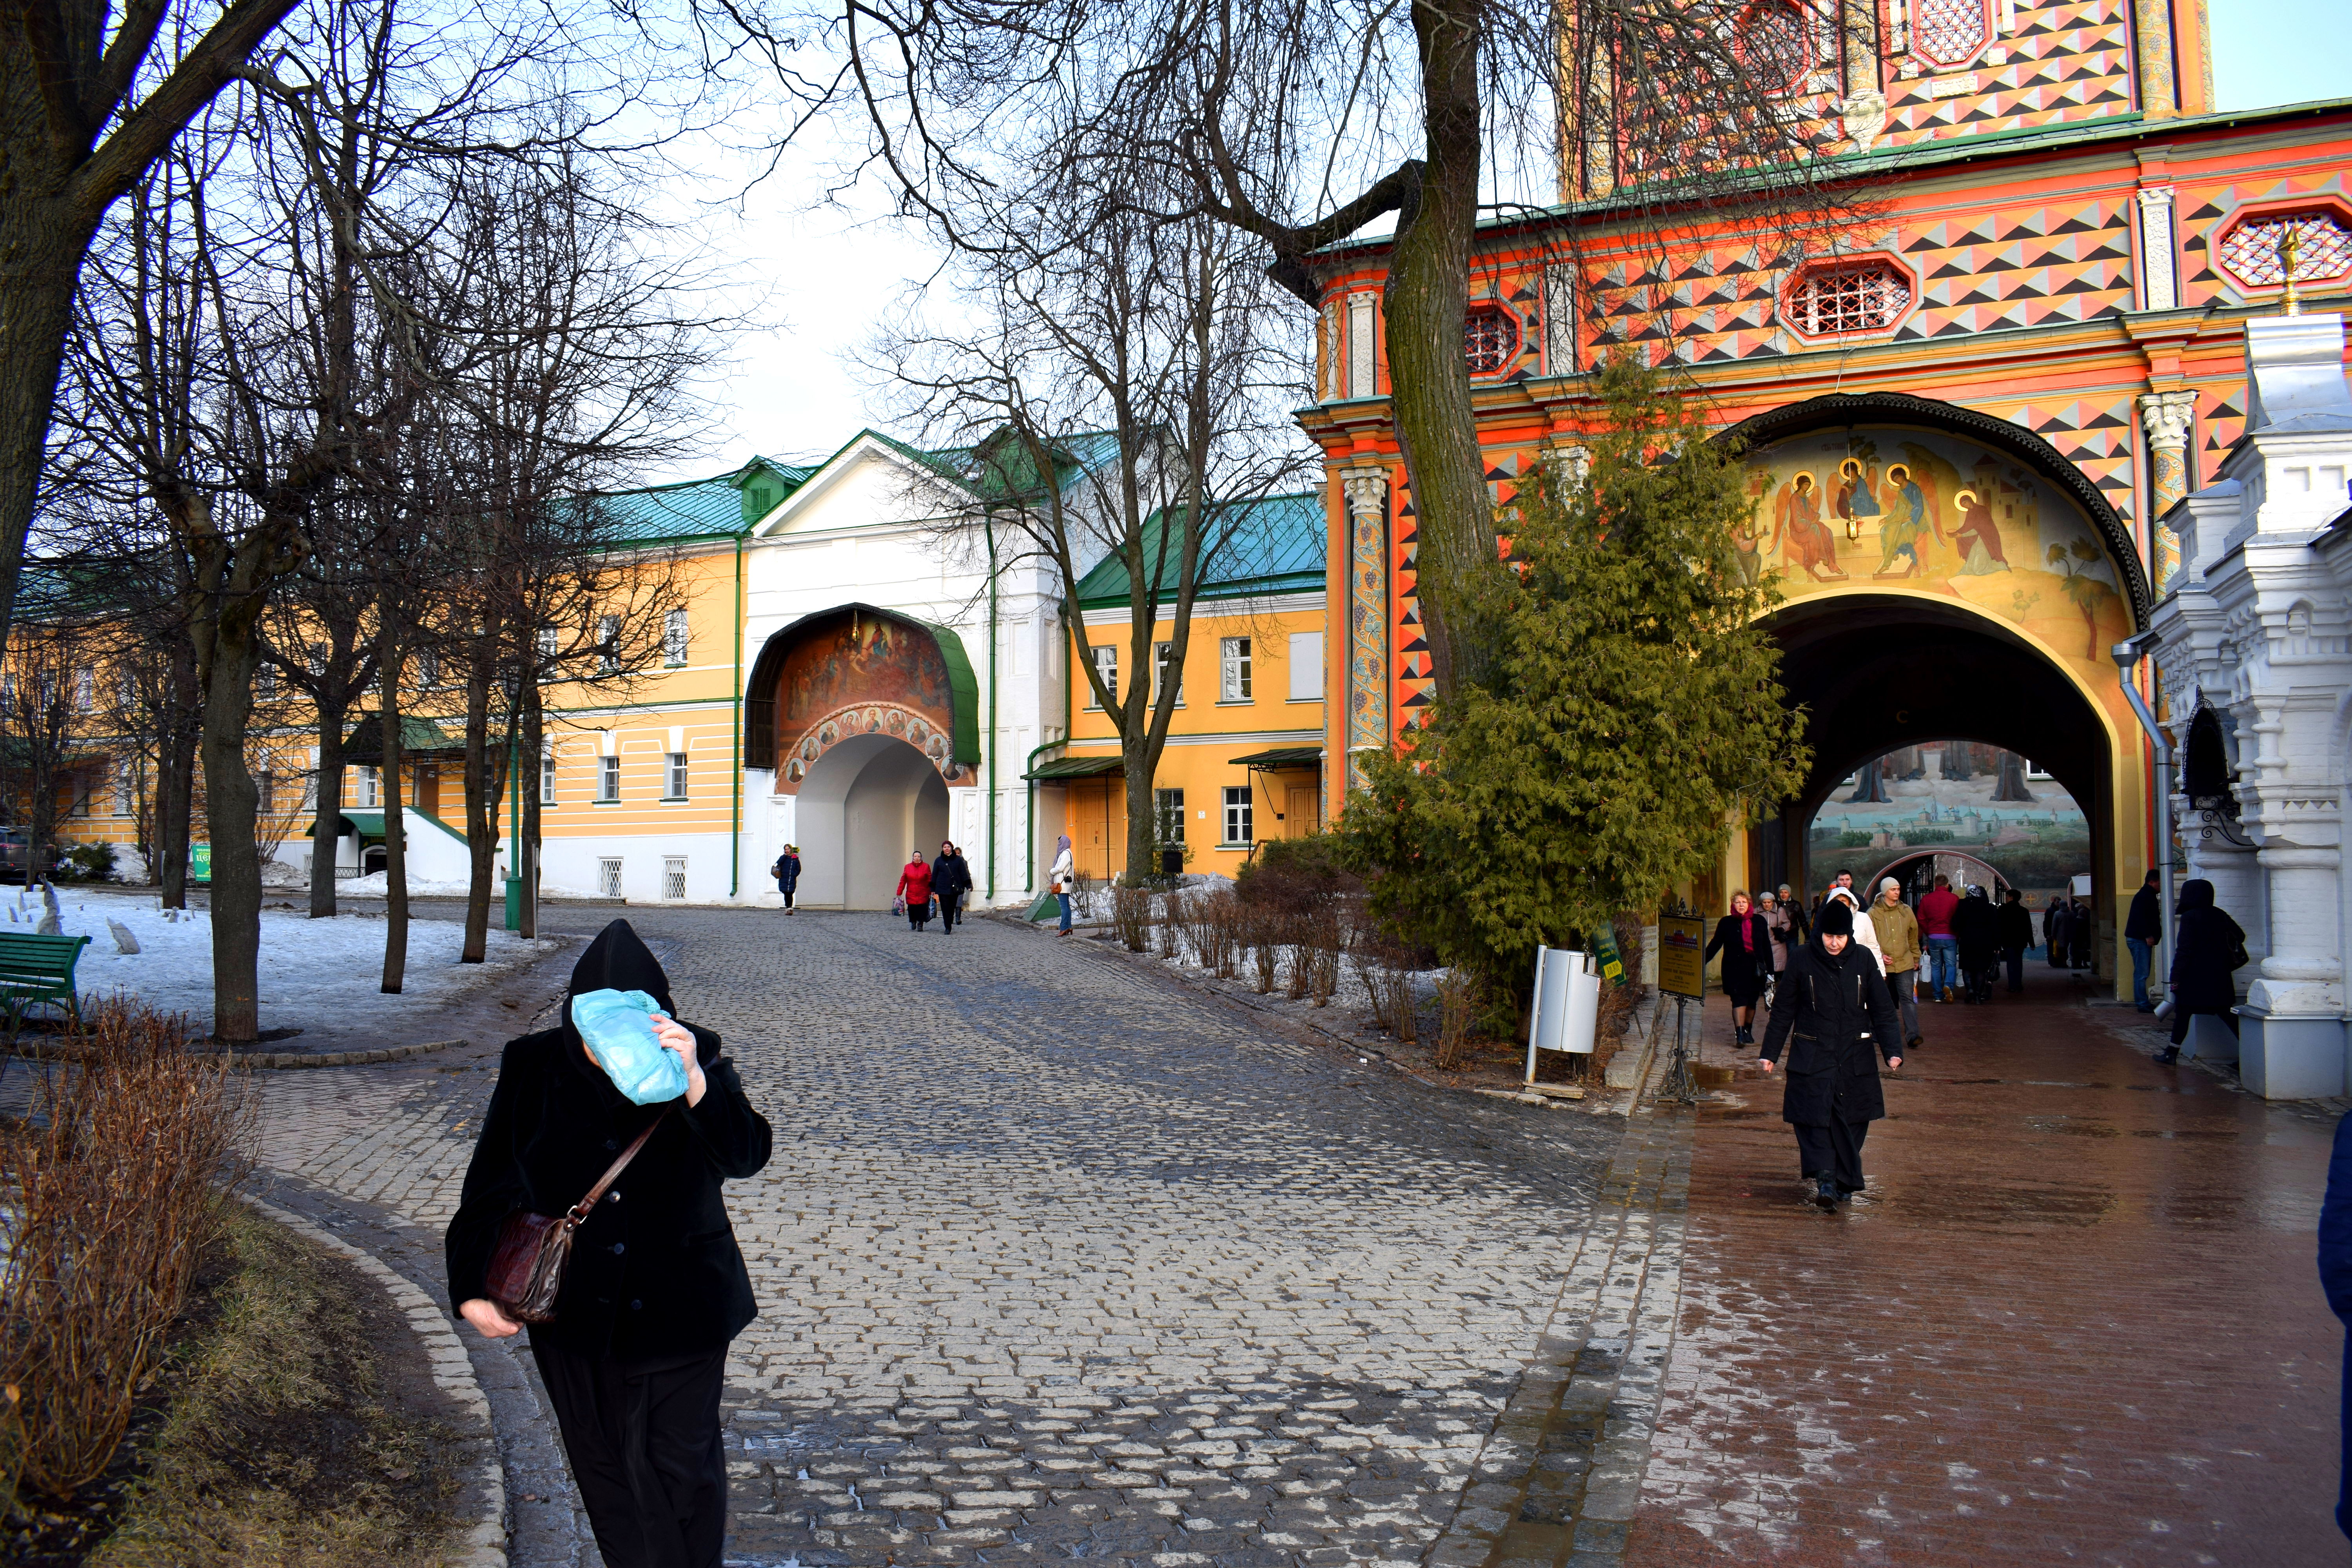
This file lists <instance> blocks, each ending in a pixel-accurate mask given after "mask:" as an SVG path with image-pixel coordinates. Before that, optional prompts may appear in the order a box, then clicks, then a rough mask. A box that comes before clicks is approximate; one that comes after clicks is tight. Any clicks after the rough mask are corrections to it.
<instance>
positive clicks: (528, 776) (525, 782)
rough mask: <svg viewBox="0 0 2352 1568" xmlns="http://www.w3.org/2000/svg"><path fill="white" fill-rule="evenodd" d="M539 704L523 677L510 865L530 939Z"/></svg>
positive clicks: (535, 878) (535, 904)
mask: <svg viewBox="0 0 2352 1568" xmlns="http://www.w3.org/2000/svg"><path fill="white" fill-rule="evenodd" d="M544 729H545V726H544V724H543V722H542V721H541V713H540V707H539V682H538V681H536V680H530V681H526V682H524V684H523V693H522V745H521V748H520V755H519V756H518V757H517V758H516V761H515V765H516V766H517V767H518V768H520V769H521V771H522V812H521V820H520V821H519V822H517V823H516V824H515V835H514V846H515V847H514V852H513V866H514V873H515V875H516V876H518V877H520V878H521V879H522V924H521V930H520V931H519V932H518V933H517V934H519V935H520V936H522V937H523V938H524V939H526V940H529V939H530V938H534V937H536V936H538V935H539V755H540V748H541V747H542V746H544V745H545V744H546V743H547V742H546V740H545V738H544Z"/></svg>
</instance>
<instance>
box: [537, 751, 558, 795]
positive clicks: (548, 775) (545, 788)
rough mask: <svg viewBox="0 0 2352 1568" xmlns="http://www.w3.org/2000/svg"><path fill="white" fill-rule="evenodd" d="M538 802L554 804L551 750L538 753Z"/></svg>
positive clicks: (553, 760)
mask: <svg viewBox="0 0 2352 1568" xmlns="http://www.w3.org/2000/svg"><path fill="white" fill-rule="evenodd" d="M539 804H540V805H554V804H555V752H553V751H551V750H550V751H545V752H541V753H540V754H539Z"/></svg>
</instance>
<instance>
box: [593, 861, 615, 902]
mask: <svg viewBox="0 0 2352 1568" xmlns="http://www.w3.org/2000/svg"><path fill="white" fill-rule="evenodd" d="M596 890H597V892H599V893H601V894H603V895H604V897H605V898H608V899H617V898H619V897H620V896H621V863H620V861H618V860H616V859H613V860H599V861H597V862H596Z"/></svg>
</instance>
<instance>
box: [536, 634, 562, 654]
mask: <svg viewBox="0 0 2352 1568" xmlns="http://www.w3.org/2000/svg"><path fill="white" fill-rule="evenodd" d="M562 651H563V634H562V632H559V631H557V630H556V629H555V628H554V627H553V626H541V627H540V628H539V657H540V658H543V659H551V658H555V656H556V655H558V654H560V653H562Z"/></svg>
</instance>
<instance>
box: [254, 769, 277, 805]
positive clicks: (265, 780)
mask: <svg viewBox="0 0 2352 1568" xmlns="http://www.w3.org/2000/svg"><path fill="white" fill-rule="evenodd" d="M253 788H254V794H255V795H256V796H257V799H256V801H255V804H256V805H257V806H259V807H260V810H261V813H262V815H263V816H269V815H270V814H272V813H274V812H275V811H277V809H278V775H277V774H276V773H272V772H271V771H270V770H269V769H268V768H264V769H262V770H261V771H260V772H259V773H256V774H254V775H253Z"/></svg>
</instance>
